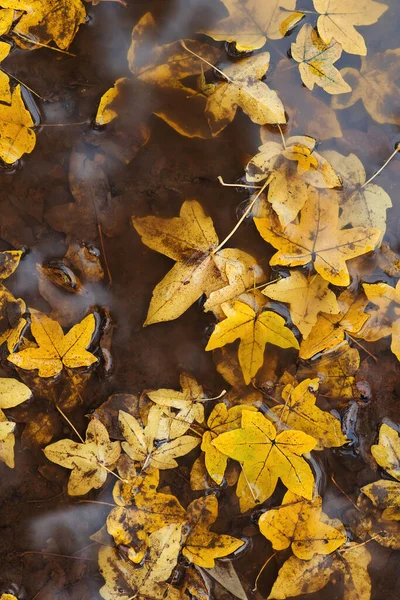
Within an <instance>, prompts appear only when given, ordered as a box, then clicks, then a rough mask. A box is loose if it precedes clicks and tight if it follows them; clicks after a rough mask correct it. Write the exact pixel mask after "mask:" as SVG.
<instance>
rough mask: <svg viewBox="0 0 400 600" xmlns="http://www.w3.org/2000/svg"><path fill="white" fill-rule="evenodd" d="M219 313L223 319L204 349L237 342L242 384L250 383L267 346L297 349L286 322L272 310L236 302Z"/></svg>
mask: <svg viewBox="0 0 400 600" xmlns="http://www.w3.org/2000/svg"><path fill="white" fill-rule="evenodd" d="M221 308H222V310H223V311H224V313H225V315H226V319H224V320H223V321H221V322H220V323H218V324H217V325H216V326H215V329H214V331H213V333H212V334H211V337H210V339H209V341H208V344H207V346H206V350H215V348H221V346H225V345H226V344H231V343H232V342H234V341H235V340H237V339H240V344H239V350H238V356H239V362H240V366H241V368H242V371H243V377H244V380H245V383H250V381H251V379H252V378H253V377H254V376H255V375H256V373H257V371H258V370H259V369H260V367H261V366H262V364H263V362H264V350H265V345H266V344H267V343H269V344H274V345H275V346H279V347H281V348H298V347H299V344H298V342H297V340H296V338H295V336H294V334H293V333H292V332H291V331H290V329H288V328H287V327H286V326H285V325H286V323H285V320H284V318H283V317H281V316H280V315H278V314H276V313H274V312H272V311H269V310H268V311H261V312H259V313H258V314H257V313H256V312H255V310H254V309H253V308H252V307H251V306H249V305H248V304H245V303H244V302H240V301H237V302H235V303H234V305H233V306H230V305H229V304H227V303H225V304H223V305H222V307H221Z"/></svg>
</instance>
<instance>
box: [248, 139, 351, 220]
mask: <svg viewBox="0 0 400 600" xmlns="http://www.w3.org/2000/svg"><path fill="white" fill-rule="evenodd" d="M262 137H263V135H262ZM315 145H316V142H315V140H314V139H313V138H310V137H308V136H293V137H290V138H289V139H288V140H287V142H286V145H285V146H283V145H281V144H280V143H278V142H270V141H266V142H265V143H264V144H263V145H262V146H260V147H259V152H258V154H256V155H255V156H254V157H253V158H252V159H251V161H250V162H249V163H248V165H247V167H246V179H247V181H249V182H259V181H263V180H264V179H266V178H267V177H269V175H271V173H273V179H272V181H271V183H270V184H269V188H268V201H269V202H270V203H271V205H272V207H273V209H274V211H275V212H276V213H277V215H278V217H279V220H280V222H281V224H282V226H283V227H284V226H286V225H287V224H288V223H291V222H292V221H293V220H294V219H295V218H296V216H297V214H298V212H299V211H300V210H301V209H302V208H303V206H304V204H305V202H306V200H307V198H308V196H309V191H308V190H309V185H312V186H314V187H317V188H333V187H337V186H340V185H341V181H340V179H339V177H338V176H337V174H336V173H335V171H334V170H333V168H332V167H331V165H330V164H329V162H328V161H327V160H326V159H325V158H324V157H323V156H321V155H320V154H318V152H315Z"/></svg>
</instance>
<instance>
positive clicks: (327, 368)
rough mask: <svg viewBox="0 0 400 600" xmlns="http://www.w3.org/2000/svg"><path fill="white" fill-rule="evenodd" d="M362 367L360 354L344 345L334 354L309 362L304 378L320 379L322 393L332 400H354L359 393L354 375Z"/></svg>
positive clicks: (326, 354) (302, 372)
mask: <svg viewBox="0 0 400 600" xmlns="http://www.w3.org/2000/svg"><path fill="white" fill-rule="evenodd" d="M359 366H360V354H359V352H358V350H356V349H355V348H350V346H349V344H348V343H347V342H346V343H343V344H342V345H341V346H339V347H338V349H337V350H335V351H334V352H325V353H324V354H323V355H322V356H321V358H319V359H318V360H315V361H311V362H309V363H308V364H307V365H306V366H305V367H304V370H301V375H302V376H309V377H318V378H319V380H320V387H321V392H322V393H325V394H327V395H328V396H330V397H332V398H354V397H355V394H356V393H357V390H356V387H355V377H354V375H355V374H356V372H357V371H358V369H359Z"/></svg>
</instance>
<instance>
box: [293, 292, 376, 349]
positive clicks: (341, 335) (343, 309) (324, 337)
mask: <svg viewBox="0 0 400 600" xmlns="http://www.w3.org/2000/svg"><path fill="white" fill-rule="evenodd" d="M337 301H338V305H339V309H340V311H339V312H338V313H337V314H334V315H332V314H331V315H330V314H321V315H319V317H318V319H317V322H316V324H315V325H314V327H313V328H312V330H311V332H310V334H309V336H308V338H307V339H306V340H304V339H303V341H302V342H301V344H300V353H299V355H300V357H301V358H304V359H307V358H312V357H313V356H315V354H318V353H319V352H322V351H323V350H332V349H333V348H335V347H336V346H338V345H339V344H341V343H342V342H343V341H344V339H345V334H346V333H349V334H356V333H358V332H359V331H360V330H361V329H362V327H363V325H364V324H365V323H366V321H367V320H368V318H369V315H367V314H365V312H364V309H365V308H366V306H367V304H368V299H367V298H366V296H365V295H364V294H354V293H353V292H352V291H351V290H344V292H342V293H341V294H340V296H339V297H338V299H337Z"/></svg>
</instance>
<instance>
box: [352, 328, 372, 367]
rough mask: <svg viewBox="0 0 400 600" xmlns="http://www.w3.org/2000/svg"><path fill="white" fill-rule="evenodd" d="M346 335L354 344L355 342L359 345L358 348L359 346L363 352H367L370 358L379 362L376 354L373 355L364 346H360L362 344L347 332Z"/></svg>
mask: <svg viewBox="0 0 400 600" xmlns="http://www.w3.org/2000/svg"><path fill="white" fill-rule="evenodd" d="M346 335H347V337H349V338H350V339H351V341H352V342H354V343H355V344H357V346H359V347H360V348H361V349H362V350H364V352H366V354H368V356H370V357H371V358H373V359H374V361H375V362H378V361H379V359H378V358H377V357H376V356H375V355H374V354H372V352H370V351H369V350H367V349H366V348H365V347H364V346H363V345H362V344H360V342H358V341H357V340H356V339H355V338H353V337H352V336H351V335H350V334H349V333H348V332H347V331H346Z"/></svg>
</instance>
